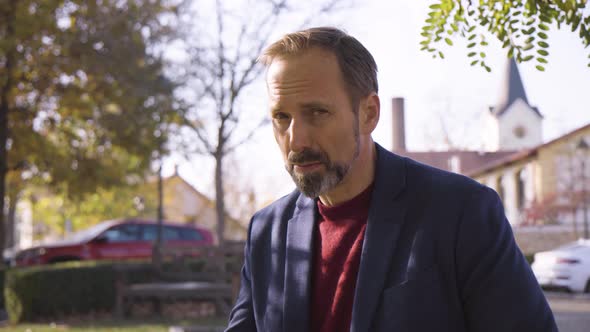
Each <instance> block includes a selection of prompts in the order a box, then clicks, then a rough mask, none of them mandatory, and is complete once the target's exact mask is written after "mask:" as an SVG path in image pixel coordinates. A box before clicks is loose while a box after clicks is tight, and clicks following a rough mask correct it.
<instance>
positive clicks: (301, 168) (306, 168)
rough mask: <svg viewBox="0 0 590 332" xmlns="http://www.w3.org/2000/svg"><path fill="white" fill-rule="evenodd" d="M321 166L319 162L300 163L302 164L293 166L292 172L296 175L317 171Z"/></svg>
mask: <svg viewBox="0 0 590 332" xmlns="http://www.w3.org/2000/svg"><path fill="white" fill-rule="evenodd" d="M322 165H323V164H322V163H321V162H319V161H315V162H309V163H302V164H294V165H293V170H294V171H295V172H297V173H307V172H312V171H316V170H317V169H319V168H320V167H321V166H322Z"/></svg>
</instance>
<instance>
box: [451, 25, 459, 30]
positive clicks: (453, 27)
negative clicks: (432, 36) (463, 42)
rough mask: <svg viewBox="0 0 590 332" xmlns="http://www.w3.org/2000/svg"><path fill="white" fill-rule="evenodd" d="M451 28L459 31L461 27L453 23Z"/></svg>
mask: <svg viewBox="0 0 590 332" xmlns="http://www.w3.org/2000/svg"><path fill="white" fill-rule="evenodd" d="M451 28H452V29H453V31H459V27H458V26H457V24H455V23H451Z"/></svg>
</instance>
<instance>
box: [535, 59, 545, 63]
mask: <svg viewBox="0 0 590 332" xmlns="http://www.w3.org/2000/svg"><path fill="white" fill-rule="evenodd" d="M537 61H538V62H540V63H547V59H545V58H537Z"/></svg>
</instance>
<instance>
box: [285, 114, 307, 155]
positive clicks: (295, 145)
mask: <svg viewBox="0 0 590 332" xmlns="http://www.w3.org/2000/svg"><path fill="white" fill-rule="evenodd" d="M310 145H311V139H310V132H309V128H308V126H306V124H305V123H304V122H303V121H297V120H292V121H291V126H290V128H289V147H290V150H291V151H293V152H300V151H302V150H304V149H305V148H309V147H310Z"/></svg>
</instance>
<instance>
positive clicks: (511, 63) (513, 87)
mask: <svg viewBox="0 0 590 332" xmlns="http://www.w3.org/2000/svg"><path fill="white" fill-rule="evenodd" d="M518 99H521V100H522V101H523V102H524V103H525V104H526V105H528V106H529V107H530V104H529V100H528V98H527V96H526V92H525V90H524V85H523V84H522V79H521V77H520V72H519V71H518V66H517V64H516V60H514V58H510V59H509V60H508V63H507V66H506V72H505V76H504V79H503V81H502V86H501V87H500V98H499V99H498V102H497V103H496V106H495V107H491V108H490V111H491V112H492V114H493V115H495V116H500V115H502V113H504V112H505V111H506V110H507V109H508V108H509V107H510V106H511V105H512V104H513V103H514V102H515V101H516V100H518ZM531 108H532V109H533V110H534V111H535V112H536V113H537V114H538V115H539V116H541V114H540V113H539V112H538V110H536V108H534V107H531Z"/></svg>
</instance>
